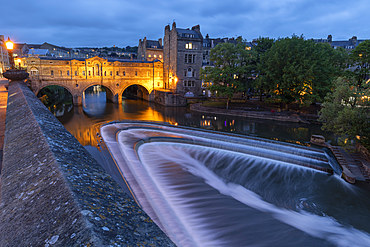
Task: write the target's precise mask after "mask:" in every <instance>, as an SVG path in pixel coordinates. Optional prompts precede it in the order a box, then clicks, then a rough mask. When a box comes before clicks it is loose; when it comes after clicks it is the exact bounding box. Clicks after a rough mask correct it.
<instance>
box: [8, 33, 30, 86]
mask: <svg viewBox="0 0 370 247" xmlns="http://www.w3.org/2000/svg"><path fill="white" fill-rule="evenodd" d="M5 46H6V49H7V50H8V55H9V63H10V69H9V70H7V71H6V72H4V73H3V76H4V77H5V78H7V79H8V80H10V81H23V80H25V79H27V78H28V76H29V74H28V73H27V72H26V71H24V70H20V69H15V67H14V57H13V49H14V43H13V42H12V41H11V40H10V38H9V37H8V40H7V41H6V42H5Z"/></svg>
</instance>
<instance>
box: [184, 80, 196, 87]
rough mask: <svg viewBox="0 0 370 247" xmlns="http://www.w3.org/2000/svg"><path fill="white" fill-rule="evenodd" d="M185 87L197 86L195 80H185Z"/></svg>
mask: <svg viewBox="0 0 370 247" xmlns="http://www.w3.org/2000/svg"><path fill="white" fill-rule="evenodd" d="M184 87H195V81H184Z"/></svg>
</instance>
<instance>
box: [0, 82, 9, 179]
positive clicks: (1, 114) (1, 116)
mask: <svg viewBox="0 0 370 247" xmlns="http://www.w3.org/2000/svg"><path fill="white" fill-rule="evenodd" d="M7 85H8V80H7V79H2V78H0V171H1V167H2V165H1V164H2V162H3V146H4V133H5V117H6V103H7V100H8V89H7V88H5V86H7ZM0 186H1V183H0Z"/></svg>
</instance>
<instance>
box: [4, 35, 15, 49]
mask: <svg viewBox="0 0 370 247" xmlns="http://www.w3.org/2000/svg"><path fill="white" fill-rule="evenodd" d="M5 46H6V49H7V50H9V51H11V50H13V49H14V43H13V42H12V41H11V40H10V39H9V37H8V40H7V41H6V42H5Z"/></svg>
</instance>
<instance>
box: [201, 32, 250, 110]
mask: <svg viewBox="0 0 370 247" xmlns="http://www.w3.org/2000/svg"><path fill="white" fill-rule="evenodd" d="M253 54H254V52H253V51H251V50H248V49H246V46H245V44H244V42H243V41H242V38H241V37H239V38H238V39H237V43H236V44H232V43H221V44H218V45H217V46H216V47H215V48H213V49H212V50H211V52H210V59H211V61H212V62H213V64H214V66H213V67H210V66H209V67H206V68H205V69H204V70H202V73H201V75H202V79H203V81H204V82H208V83H210V84H211V86H210V87H209V89H210V90H211V91H213V92H217V94H218V95H221V96H226V97H227V102H226V108H227V109H228V108H229V102H230V100H231V98H232V97H233V96H234V94H235V93H238V92H242V91H244V90H245V89H246V88H247V87H248V83H249V80H250V76H251V73H252V72H251V71H252V70H253V66H252V60H253V56H254V55H253Z"/></svg>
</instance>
